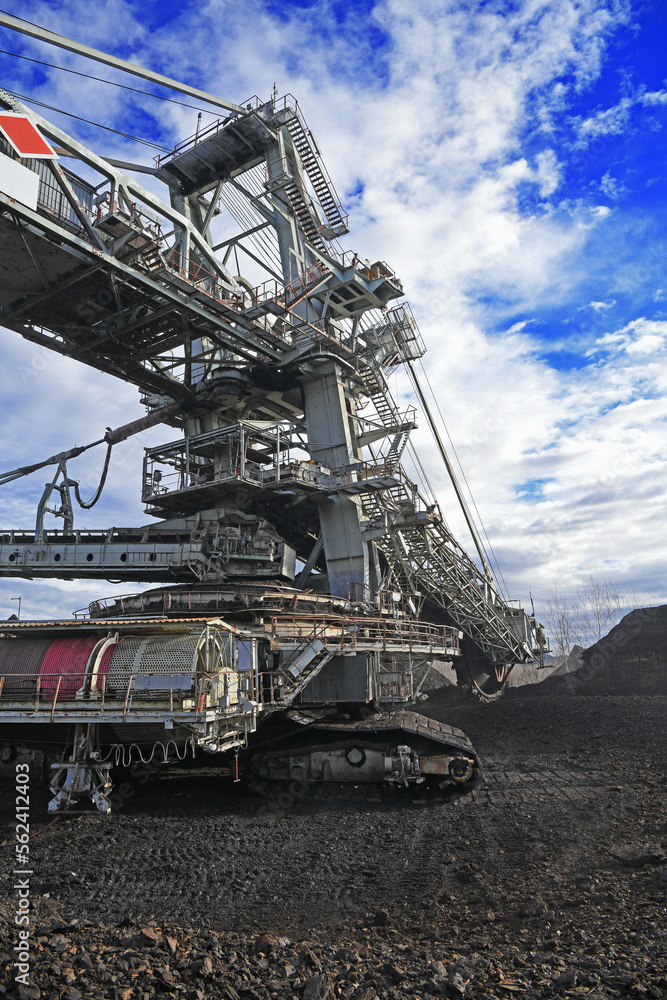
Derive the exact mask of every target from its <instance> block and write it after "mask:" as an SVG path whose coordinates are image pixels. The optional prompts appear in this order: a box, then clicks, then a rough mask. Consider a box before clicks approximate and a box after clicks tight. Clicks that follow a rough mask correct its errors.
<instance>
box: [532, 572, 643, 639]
mask: <svg viewBox="0 0 667 1000" xmlns="http://www.w3.org/2000/svg"><path fill="white" fill-rule="evenodd" d="M636 606H637V600H636V595H635V594H634V591H633V592H631V593H630V594H627V593H625V594H624V593H623V592H622V591H621V590H620V588H619V586H618V584H615V583H612V582H611V581H610V580H601V581H600V580H594V579H593V578H592V577H591V578H590V580H589V582H588V583H587V584H586V585H585V586H583V587H580V588H579V590H578V591H577V593H576V595H574V597H568V595H567V594H565V593H564V592H563V591H562V590H560V589H559V587H558V585H557V584H554V585H553V586H552V587H550V588H549V590H548V592H547V599H546V604H545V608H546V610H545V614H544V617H545V625H546V627H547V632H548V634H549V635H550V637H551V640H552V651H553V653H554V655H555V656H557V657H566V656H568V654H569V653H570V651H571V649H572V647H573V646H574V645H579V646H583V647H584V648H586V647H587V646H591V645H592V644H593V643H594V642H597V641H598V639H601V638H602V637H603V636H605V635H607V633H608V632H609V631H610V629H612V628H613V627H614V625H617V624H618V622H619V621H620V620H621V618H622V617H623V616H624V615H626V614H627V613H628V612H629V611H632V609H633V608H635V607H636Z"/></svg>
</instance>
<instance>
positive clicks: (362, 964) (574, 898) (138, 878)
mask: <svg viewBox="0 0 667 1000" xmlns="http://www.w3.org/2000/svg"><path fill="white" fill-rule="evenodd" d="M540 688H541V685H533V686H531V688H530V690H527V689H525V688H523V689H521V688H519V689H514V690H510V691H508V692H507V694H506V695H505V696H504V697H503V698H501V699H499V700H498V701H497V702H494V703H492V704H487V705H484V704H480V703H479V702H477V701H473V700H468V699H467V698H466V697H465V696H464V695H463V694H462V693H461V692H459V691H457V690H454V689H451V688H449V689H447V688H446V689H442V690H441V691H439V692H436V693H435V694H434V695H433V696H432V697H431V699H430V700H429V701H428V702H426V704H425V705H423V706H420V709H419V710H420V711H422V712H426V713H427V714H430V715H432V716H434V717H436V718H438V719H442V720H445V721H448V722H450V723H452V724H453V725H457V726H459V727H460V728H462V729H464V731H465V732H467V733H468V735H469V736H470V737H471V739H472V740H473V742H474V743H475V745H476V747H477V749H478V751H479V753H480V755H481V758H482V760H483V763H484V770H485V777H484V780H483V782H482V783H481V784H480V786H479V787H478V788H477V790H476V791H475V792H474V793H473V794H472V795H470V796H467V797H466V798H464V799H460V800H458V801H455V802H450V803H443V802H440V801H436V800H433V801H428V800H426V801H424V800H422V801H413V800H412V799H411V798H410V797H406V798H404V799H401V798H400V797H399V799H398V800H388V799H387V797H386V796H382V797H380V796H379V795H377V793H375V794H371V795H370V796H369V795H368V793H367V792H365V791H362V790H361V789H358V790H354V789H353V790H348V791H345V792H343V791H342V790H341V789H333V790H331V791H330V792H329V793H327V794H326V795H321V796H320V797H318V798H312V797H304V796H303V795H302V792H301V789H299V788H298V787H293V788H292V789H291V790H290V789H288V790H286V791H283V792H281V793H280V794H279V795H276V794H275V793H271V792H268V791H267V790H265V789H263V788H261V787H260V788H259V789H257V790H256V792H255V793H254V794H251V793H249V792H248V790H247V789H244V787H243V786H242V785H235V784H234V783H233V782H232V781H231V780H230V779H229V778H223V777H220V776H219V775H218V774H216V772H215V770H214V769H212V768H211V769H209V770H207V771H205V772H203V771H200V772H192V771H190V772H182V771H181V772H179V771H171V772H167V773H163V772H161V773H160V774H158V775H157V776H155V777H153V778H151V780H150V781H149V782H147V783H146V784H145V785H140V784H139V783H138V782H135V784H134V785H133V784H132V782H131V781H128V783H127V787H126V788H125V795H126V799H125V806H124V808H123V809H122V811H119V812H118V813H116V814H114V815H113V816H111V817H109V818H102V817H99V816H97V815H94V814H88V815H82V816H66V817H64V818H62V819H61V820H59V821H58V822H57V823H55V824H54V825H53V826H51V827H49V829H47V830H46V831H45V832H44V833H41V834H40V835H39V836H37V837H35V838H34V839H32V840H31V841H30V861H31V869H32V871H33V872H34V874H33V875H32V876H31V892H32V900H33V904H34V909H33V913H32V932H33V938H32V943H31V949H32V956H33V966H32V970H33V971H32V983H33V985H32V986H30V987H26V986H25V985H21V984H16V983H14V980H13V972H12V963H13V961H14V956H13V953H12V947H13V945H14V943H15V940H16V936H15V932H16V928H15V926H14V915H15V912H16V898H15V896H16V894H15V892H14V891H13V889H12V886H13V884H14V878H15V877H14V875H13V874H12V872H13V870H14V867H15V862H14V851H13V850H12V849H11V847H10V848H6V847H5V848H4V849H2V850H0V865H1V866H2V868H1V869H0V870H1V871H2V873H3V875H2V878H3V883H2V884H3V889H2V891H1V892H0V898H1V899H2V903H0V937H1V948H0V952H1V960H2V965H1V966H0V982H3V978H2V977H3V975H4V986H3V987H2V988H0V996H3V995H6V996H8V997H10V998H22V1000H27V998H30V1000H33V998H37V997H39V996H43V997H49V998H52V1000H56V998H58V1000H80V998H88V997H91V998H104V1000H136V998H142V1000H143V998H149V997H150V998H152V997H169V996H171V997H184V998H186V1000H204V998H209V997H211V998H225V1000H237V998H241V1000H244V998H257V997H259V998H269V997H299V998H301V997H303V998H304V1000H323V998H326V997H330V998H334V997H351V998H353V1000H371V998H373V997H376V996H378V997H386V998H390V1000H397V998H402V997H429V996H447V997H450V998H452V997H453V998H457V997H464V996H465V997H473V998H477V997H479V998H480V1000H484V998H489V1000H500V998H507V997H509V996H511V995H512V994H517V995H525V996H527V997H541V996H545V997H546V996H561V995H563V996H565V995H567V996H575V997H578V996H587V997H590V998H591V1000H596V998H600V997H615V996H621V997H626V996H628V997H630V996H633V997H648V998H654V1000H659V998H667V869H666V868H665V864H667V861H666V860H665V857H664V855H665V852H666V850H667V768H666V764H667V740H666V739H665V736H666V730H667V696H664V695H662V696H653V697H651V696H633V695H629V696H602V695H597V696H584V695H577V694H576V693H569V692H565V693H563V692H561V691H560V690H558V691H556V692H554V691H553V690H551V689H550V688H549V685H546V684H545V685H544V689H543V690H542V691H541V690H540ZM142 780H143V779H142ZM32 792H33V798H32V802H31V823H32V827H33V828H34V829H37V828H39V827H41V826H43V825H45V824H46V823H47V822H48V817H46V801H47V798H48V796H47V791H46V789H45V788H43V787H40V786H38V785H37V784H36V779H35V781H34V782H33V786H32ZM14 794H15V793H14V786H13V784H12V783H10V781H9V780H8V779H7V778H5V779H4V780H3V781H2V782H0V810H1V813H0V815H1V820H0V843H4V842H5V841H11V840H12V839H13V836H14V821H13V813H14ZM373 799H377V800H378V801H373ZM3 990H4V993H3Z"/></svg>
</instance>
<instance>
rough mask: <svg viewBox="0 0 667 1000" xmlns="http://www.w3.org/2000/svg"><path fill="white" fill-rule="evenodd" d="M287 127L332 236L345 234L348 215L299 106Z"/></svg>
mask: <svg viewBox="0 0 667 1000" xmlns="http://www.w3.org/2000/svg"><path fill="white" fill-rule="evenodd" d="M295 103H296V102H295ZM287 129H288V131H289V134H290V136H291V137H292V142H293V144H294V148H295V149H296V151H297V152H298V154H299V157H300V159H301V163H302V164H303V167H304V170H305V171H306V173H307V174H308V178H309V179H310V182H311V184H312V185H313V189H314V191H315V194H316V195H317V200H318V202H319V204H320V207H321V209H322V211H323V213H324V217H325V219H326V221H327V223H328V227H329V229H330V232H331V237H330V238H333V237H334V236H344V235H345V233H347V232H348V231H349V230H348V228H347V215H346V214H345V212H344V211H343V207H342V205H341V203H340V201H339V199H338V195H337V194H336V192H335V190H334V186H333V184H332V183H331V180H330V178H329V175H328V174H327V172H326V170H325V168H324V165H323V164H322V161H321V160H320V157H319V154H318V153H317V152H316V151H315V149H314V148H313V144H312V141H311V139H310V138H309V137H310V134H311V133H310V130H309V128H308V126H307V125H306V123H305V121H304V120H303V118H302V116H301V114H300V112H299V110H298V106H296V107H295V108H294V117H292V118H290V119H289V121H288V122H287ZM297 214H298V213H297ZM318 235H319V234H318ZM309 238H310V237H309Z"/></svg>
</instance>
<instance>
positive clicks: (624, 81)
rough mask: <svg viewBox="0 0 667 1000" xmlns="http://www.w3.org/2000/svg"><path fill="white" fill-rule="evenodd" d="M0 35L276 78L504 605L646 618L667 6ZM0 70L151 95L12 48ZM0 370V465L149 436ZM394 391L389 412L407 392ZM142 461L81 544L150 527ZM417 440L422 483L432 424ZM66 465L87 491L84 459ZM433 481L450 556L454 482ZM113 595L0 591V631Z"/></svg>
mask: <svg viewBox="0 0 667 1000" xmlns="http://www.w3.org/2000/svg"><path fill="white" fill-rule="evenodd" d="M11 13H13V14H15V15H18V16H21V17H24V18H27V19H29V20H32V21H36V22H38V23H40V24H42V25H44V26H47V27H50V28H51V29H52V30H55V31H57V32H59V33H61V34H64V35H67V36H69V37H72V38H75V39H77V40H79V41H82V42H86V43H88V44H90V45H93V46H96V47H99V48H104V49H106V50H107V51H113V52H114V54H116V55H119V56H121V57H123V58H126V59H131V60H133V61H136V62H140V63H142V64H143V65H145V66H148V67H150V68H151V69H154V70H157V71H159V72H163V73H166V74H169V75H171V76H175V77H177V78H179V79H182V80H184V81H186V82H188V83H190V84H192V85H194V86H198V87H201V88H203V89H205V90H208V91H211V92H215V93H218V94H220V95H221V96H224V97H226V98H228V99H229V100H232V101H236V102H241V101H242V100H243V99H244V98H246V97H249V96H250V95H251V94H253V93H257V94H259V95H261V96H266V95H268V94H269V93H270V91H271V89H272V87H273V83H274V81H275V83H276V85H277V88H278V91H279V93H281V94H282V93H285V92H287V91H291V92H292V93H293V94H294V95H295V96H296V97H297V99H298V100H299V102H300V104H301V106H302V109H303V111H304V113H305V116H306V118H307V120H308V123H309V125H310V126H311V128H312V129H313V131H314V132H315V134H316V136H317V139H318V143H319V145H320V148H321V149H322V151H323V154H324V158H325V161H326V163H327V166H328V169H329V172H330V174H331V175H332V177H333V179H334V183H335V185H336V187H337V189H338V191H339V193H340V194H341V196H342V198H343V201H344V203H345V204H346V207H347V208H348V210H349V211H350V228H351V233H350V236H349V237H347V238H346V240H345V245H346V246H347V247H348V248H350V249H354V250H357V251H359V252H362V253H363V254H364V255H365V256H368V257H372V258H373V259H384V260H387V261H388V262H389V263H390V264H391V265H392V267H393V268H394V269H395V270H396V271H397V273H398V274H399V275H400V276H401V278H402V279H403V282H404V286H405V288H406V292H407V295H408V298H409V299H410V301H411V303H412V305H413V308H414V310H415V313H416V315H417V318H418V320H419V322H420V326H421V329H422V333H423V335H424V338H425V340H426V343H427V345H428V348H429V353H428V354H427V356H426V358H425V367H426V371H427V372H428V376H429V379H430V381H431V384H432V385H433V387H434V389H435V391H436V394H437V396H438V401H439V404H440V408H441V410H442V412H443V414H444V417H445V419H446V421H447V425H448V429H449V432H450V434H451V437H452V440H453V441H454V444H455V445H456V448H457V450H458V453H459V456H460V458H461V461H462V464H463V466H464V469H465V473H466V477H467V480H468V482H469V483H470V486H471V488H472V491H473V494H474V497H475V500H476V502H477V506H478V508H479V511H480V513H481V515H482V518H483V520H484V523H485V525H486V529H487V531H488V533H489V536H490V538H491V540H492V542H493V546H494V549H495V551H496V554H497V556H498V557H499V560H500V562H501V565H502V570H503V575H504V577H505V580H506V581H507V583H508V586H509V589H510V591H511V593H512V595H513V596H516V597H517V598H521V599H523V600H525V599H526V598H527V594H528V591H529V590H532V592H533V595H534V596H535V598H536V604H537V605H538V608H539V600H540V597H541V596H542V595H544V594H545V593H546V591H547V590H548V588H549V587H550V586H551V585H553V584H554V583H556V582H558V584H559V586H560V588H561V589H562V590H563V591H565V592H570V593H572V592H574V591H576V590H577V588H578V587H580V586H581V585H582V584H584V583H586V581H587V580H589V579H590V578H595V579H598V580H600V579H609V580H611V581H612V582H614V583H617V584H618V585H619V587H621V588H622V589H634V591H635V592H636V594H637V599H638V601H639V603H643V604H651V603H663V602H664V600H665V589H666V581H667V572H665V569H664V562H665V559H664V542H663V539H664V538H665V537H667V515H666V514H665V502H664V497H665V493H666V492H667V474H666V465H665V440H666V435H665V429H666V428H665V422H666V416H667V405H666V403H665V389H666V388H667V352H666V349H665V345H666V335H667V226H666V221H667V218H666V217H667V203H666V202H667V185H666V184H665V176H664V175H665V171H666V170H667V167H666V166H665V163H666V162H667V158H666V156H665V153H666V148H665V146H666V142H665V137H666V134H667V132H666V126H667V79H666V77H667V69H665V66H664V55H663V53H664V51H666V50H667V12H666V11H665V8H664V6H663V5H661V4H660V3H657V2H655V3H654V2H638V0H615V2H598V0H576V2H575V0H559V2H557V3H556V2H540V0H515V2H500V0H499V2H489V3H480V2H478V0H460V2H442V0H441V2H432V0H413V2H411V3H409V4H408V3H405V2H404V0H401V2H398V0H384V2H377V3H374V2H361V3H355V4H343V3H338V2H326V0H316V2H307V0H302V2H300V3H279V2H268V0H267V2H260V0H209V2H205V3H201V2H198V3H187V2H184V3H178V4H176V3H171V2H169V3H163V2H160V3H157V2H148V3H130V2H126V0H107V2H100V0H86V2H85V3H84V2H83V0H68V2H67V3H64V2H63V3H61V2H58V3H53V2H25V3H23V2H22V3H16V4H13V5H12V7H11ZM0 48H2V49H5V50H10V51H12V52H15V53H19V54H23V55H28V56H31V57H32V58H35V59H42V60H46V61H48V62H51V63H57V64H59V65H63V66H68V67H70V68H76V69H79V70H81V71H83V72H87V73H92V74H94V75H98V76H105V77H106V78H109V79H116V80H119V81H122V82H124V83H126V84H128V85H131V86H137V87H140V88H143V89H150V88H149V87H148V85H147V84H145V83H143V82H142V81H136V80H133V79H132V78H128V77H123V76H120V75H119V74H114V73H112V72H111V71H110V70H108V69H105V68H104V67H101V66H99V65H98V64H95V63H90V62H86V61H85V60H82V59H79V58H77V57H75V56H73V55H71V54H68V53H65V52H63V51H61V50H58V49H55V48H52V47H50V46H47V45H43V44H40V43H37V42H35V41H32V40H30V39H28V38H26V37H24V36H20V35H18V34H15V33H12V32H9V31H6V30H0ZM0 71H1V73H2V82H1V84H0V85H2V86H4V87H5V88H7V89H9V90H14V91H17V92H20V93H23V94H26V95H29V96H32V97H34V98H36V99H38V100H41V101H42V102H44V103H47V104H51V105H53V106H54V107H58V108H61V109H63V110H67V111H70V112H72V113H73V114H77V115H80V116H82V117H85V118H90V119H94V120H96V121H98V122H100V123H103V124H105V125H108V126H110V127H112V128H115V129H118V130H120V131H124V132H129V133H132V134H134V135H139V136H142V137H144V138H147V139H150V140H153V141H155V142H156V143H159V144H164V145H171V144H173V143H175V142H177V141H179V140H180V139H182V138H184V137H185V136H186V135H188V134H191V133H192V132H193V131H194V128H195V125H196V114H197V112H196V111H195V110H192V109H189V108H185V107H183V106H182V105H179V104H166V103H163V102H161V101H157V100H153V99H150V98H142V97H140V96H139V95H136V94H132V93H130V92H128V91H122V90H118V89H116V88H113V87H108V86H105V85H104V84H101V83H97V82H93V81H84V80H82V79H81V78H79V77H76V76H71V75H69V74H66V73H62V72H59V71H57V70H52V69H48V68H45V67H39V66H37V65H36V64H34V63H29V62H25V61H22V60H19V59H16V58H14V57H11V56H8V55H2V54H0ZM171 96H172V97H175V98H176V99H178V100H180V98H179V96H178V95H174V94H172V95H171ZM183 100H184V101H185V102H186V103H187V99H183ZM191 103H193V104H196V102H191ZM43 113H44V114H45V116H46V117H50V118H51V119H52V120H54V121H57V123H58V124H59V125H61V127H63V128H64V129H65V130H66V131H69V132H70V133H71V134H73V135H75V136H76V137H78V138H80V139H81V140H82V141H83V142H85V143H87V144H88V145H89V146H91V147H92V148H94V149H95V150H97V151H98V152H100V153H102V154H104V153H106V154H107V155H109V156H117V157H119V158H123V159H130V160H134V161H138V162H144V163H145V162H150V160H151V157H152V156H153V155H154V152H156V150H151V149H149V148H148V147H145V146H143V147H142V146H141V145H138V144H137V143H134V142H132V141H130V140H125V139H123V138H121V137H120V136H118V135H115V134H114V133H111V132H105V131H102V130H100V129H97V128H95V127H93V126H91V125H87V124H85V123H83V122H80V121H76V120H75V119H69V118H66V117H60V116H58V114H57V113H52V112H48V111H44V112H43ZM205 120H206V118H205ZM156 190H157V188H156ZM0 351H1V352H2V357H3V361H4V366H3V368H2V373H1V374H0V379H2V400H1V401H0V406H2V409H3V420H4V423H5V428H6V432H7V433H6V435H5V439H4V441H3V447H2V452H1V455H2V461H1V466H2V467H3V468H10V467H12V466H13V465H16V464H19V463H20V462H22V461H27V460H32V459H36V458H37V457H40V456H42V455H46V454H49V453H51V452H52V451H58V450H60V449H61V448H64V447H68V446H70V445H72V444H74V443H75V442H77V443H80V442H81V441H82V440H84V439H87V438H88V437H89V434H88V433H87V431H88V428H89V427H90V426H91V425H94V426H95V427H96V428H97V427H101V428H102V429H103V428H104V427H105V426H106V425H108V424H110V425H113V424H114V423H121V422H123V420H124V419H126V414H127V413H129V412H132V413H133V414H136V415H139V414H140V408H139V404H138V401H137V396H136V393H135V392H134V390H132V389H131V388H130V387H127V386H124V385H118V384H117V383H115V382H114V381H113V380H111V379H108V378H104V377H102V376H98V375H96V374H95V373H92V372H89V371H88V370H85V371H81V370H80V369H78V368H76V366H74V365H72V364H70V363H69V362H66V361H63V360H62V359H52V358H48V359H45V358H44V357H43V356H41V355H40V354H39V352H36V351H35V348H32V347H30V346H29V345H26V344H24V343H23V342H22V341H21V340H20V339H19V338H17V337H16V335H13V334H9V333H7V332H0ZM393 384H394V387H395V389H396V391H397V392H398V393H399V395H403V396H404V397H405V398H406V400H407V396H408V393H409V387H408V385H407V382H406V380H405V379H404V378H403V377H402V376H401V374H400V373H398V374H397V375H396V376H394V378H393ZM95 436H96V435H95ZM159 440H161V434H160V432H159V431H153V432H151V436H150V438H149V437H148V436H147V437H146V438H145V439H143V440H142V441H136V442H132V443H129V442H128V443H127V444H126V445H124V446H123V449H118V452H119V453H120V454H119V456H118V457H117V458H116V459H115V466H114V468H113V469H112V475H111V478H110V483H109V489H108V491H107V493H106V494H105V497H104V499H103V501H102V502H101V504H100V505H98V507H97V508H95V511H93V512H91V513H90V514H86V515H85V518H84V519H83V522H82V524H83V523H85V524H86V525H87V526H90V527H94V526H102V525H106V524H111V523H113V524H121V523H125V524H133V523H142V522H143V521H145V519H146V517H145V515H144V514H143V513H142V510H141V506H140V504H139V499H138V476H139V463H140V458H141V448H142V447H143V445H144V444H146V445H148V444H150V443H154V442H156V441H159ZM417 440H418V442H419V443H420V445H421V448H422V449H423V452H424V455H425V457H426V459H427V462H428V463H429V467H433V468H435V466H436V458H435V455H434V452H433V450H432V445H431V443H430V441H429V438H428V435H427V433H426V431H425V430H424V429H420V430H419V431H418V432H417ZM80 461H81V463H82V464H81V466H80V467H79V469H78V470H77V475H81V476H82V478H84V480H85V477H86V476H88V478H89V480H90V482H91V486H92V483H93V481H94V478H95V468H96V466H95V462H96V461H98V460H97V459H92V458H91V459H90V460H85V459H82V460H80ZM87 461H89V464H88V465H86V462H87ZM73 471H74V470H73ZM42 478H43V477H40V476H39V475H38V476H37V477H32V478H31V479H28V480H25V481H24V482H23V483H22V484H20V485H15V486H9V487H4V488H3V490H4V493H3V495H2V498H3V503H2V507H1V508H0V509H2V510H3V515H2V518H0V520H1V521H2V524H1V525H0V527H10V526H12V525H16V524H18V523H19V522H20V523H21V525H22V526H25V525H26V524H29V523H30V521H31V520H32V518H33V513H32V511H33V509H34V505H35V504H36V501H37V498H38V496H39V493H40V492H41V489H42V486H43V483H42ZM434 478H435V480H436V481H437V485H438V487H439V489H440V490H441V498H442V503H443V507H444V509H445V511H446V514H447V517H448V519H449V520H450V522H451V524H452V526H453V527H454V528H455V530H456V531H457V532H458V533H459V534H460V535H461V538H462V540H463V539H464V537H465V530H464V528H463V526H462V524H461V519H460V517H459V516H458V514H457V512H456V509H455V505H454V503H453V500H452V497H451V494H450V492H449V491H448V489H447V484H446V481H445V477H444V476H441V477H440V476H439V474H438V473H436V474H435V476H434ZM93 515H94V517H93ZM112 589H113V588H110V587H109V586H108V585H105V584H101V586H100V585H83V584H82V585H79V584H62V585H55V584H54V585H53V586H46V585H43V584H37V583H34V584H27V583H21V584H20V585H18V584H16V583H11V582H7V581H4V582H2V581H0V617H2V616H3V612H4V610H5V608H7V610H8V611H9V610H10V607H9V601H8V597H9V596H11V595H14V593H16V594H18V593H22V594H23V596H24V600H26V602H27V608H28V610H30V602H31V601H32V603H33V607H32V613H33V614H38V613H42V612H44V613H46V612H47V611H54V610H61V611H69V610H71V609H72V608H73V607H75V606H80V605H81V604H85V603H87V601H88V599H90V596H93V594H96V593H100V592H106V591H111V590H112ZM130 589H131V588H130ZM63 592H64V593H63ZM29 595H33V596H32V597H30V596H29ZM63 602H64V603H63ZM77 602H78V603H77Z"/></svg>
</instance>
